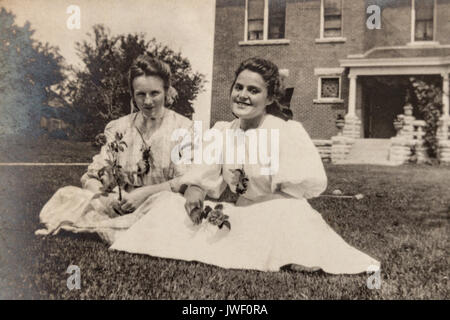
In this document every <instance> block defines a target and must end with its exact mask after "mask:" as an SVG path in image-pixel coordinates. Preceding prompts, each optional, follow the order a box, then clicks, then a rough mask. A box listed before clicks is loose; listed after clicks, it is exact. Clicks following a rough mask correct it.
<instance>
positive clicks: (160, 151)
mask: <svg viewBox="0 0 450 320" xmlns="http://www.w3.org/2000/svg"><path fill="white" fill-rule="evenodd" d="M141 116H142V115H141V114H140V112H138V113H133V114H130V115H127V116H124V117H121V118H119V119H117V120H114V121H111V122H110V123H108V125H107V126H106V128H105V131H104V133H105V136H106V138H107V141H108V143H109V142H111V141H113V140H114V137H115V135H116V133H120V134H122V135H123V138H122V141H124V142H125V143H126V144H127V147H126V148H125V150H124V152H119V164H120V165H121V166H122V168H123V169H124V171H126V172H136V171H137V164H138V162H139V161H140V160H142V158H143V154H142V153H143V151H142V150H143V147H148V146H150V147H151V155H152V158H153V164H152V165H151V168H150V171H149V172H148V174H146V175H144V176H143V177H141V179H138V177H137V176H136V174H135V175H134V178H136V179H133V181H127V182H128V183H129V184H130V185H131V186H130V188H129V190H128V191H131V190H133V189H134V188H138V187H140V186H146V185H154V184H160V183H163V182H165V181H168V180H171V179H173V178H177V177H180V176H181V175H182V174H183V173H184V172H185V171H186V169H187V166H186V165H184V164H183V163H179V164H174V162H173V161H172V160H171V153H172V150H173V149H174V148H176V147H179V148H180V150H179V152H180V153H182V152H183V150H182V148H183V147H185V146H183V145H182V144H181V143H180V142H181V140H182V139H183V137H182V136H181V137H179V139H172V133H173V132H174V131H175V130H176V129H184V130H186V132H188V134H189V135H190V134H191V132H192V130H193V122H192V121H191V120H189V119H188V118H186V117H183V116H182V115H179V114H177V113H175V112H173V111H171V110H169V109H165V110H164V114H163V116H162V119H159V120H158V119H157V120H156V121H160V123H159V126H158V125H156V124H155V127H154V128H155V131H154V132H153V133H152V135H151V136H150V137H149V138H145V139H147V140H144V137H145V136H146V134H147V132H139V131H138V129H136V120H137V119H138V117H141ZM149 121H150V120H149ZM141 134H142V136H141ZM108 158H109V155H108V153H107V147H106V145H105V146H103V147H102V148H101V150H100V153H99V154H97V155H96V156H94V158H93V161H92V163H91V164H90V165H89V167H88V170H87V172H86V173H85V174H84V175H83V176H82V177H81V184H82V186H83V188H79V187H76V186H66V187H63V188H60V189H59V190H58V191H57V192H56V193H55V194H54V195H53V196H52V198H51V199H50V200H49V201H48V202H47V203H46V204H45V206H44V207H43V208H42V210H41V212H40V215H39V218H40V222H41V223H42V224H43V225H44V227H45V228H43V229H40V230H37V231H36V234H37V235H54V234H57V233H58V232H59V231H60V230H66V231H70V232H74V233H97V234H98V235H99V236H100V237H101V238H103V239H104V240H105V241H107V242H108V243H112V242H113V241H114V240H115V237H116V236H117V235H118V234H120V233H121V232H123V231H125V230H127V229H128V228H129V227H130V226H131V225H133V224H134V223H135V222H136V221H137V220H139V218H140V217H141V216H142V214H143V211H142V210H136V211H135V212H133V213H132V214H127V215H123V216H119V215H117V214H116V213H115V212H114V211H113V210H112V208H107V207H105V206H104V204H103V202H102V201H100V200H99V199H96V198H95V197H94V195H95V194H94V193H93V192H92V191H90V190H88V189H85V188H84V187H85V185H86V183H87V181H88V180H89V179H92V178H94V179H97V178H98V171H99V170H100V169H102V168H103V167H104V166H105V164H106V159H108ZM115 191H117V187H116V188H115Z"/></svg>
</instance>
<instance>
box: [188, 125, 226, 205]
mask: <svg viewBox="0 0 450 320" xmlns="http://www.w3.org/2000/svg"><path fill="white" fill-rule="evenodd" d="M228 125H229V123H228V122H223V121H221V122H217V123H216V124H215V125H214V127H213V128H211V129H210V130H208V131H207V132H205V134H204V137H206V138H205V139H202V145H201V146H200V143H199V139H201V137H195V138H194V139H195V141H196V143H195V148H194V157H193V162H192V164H191V165H190V167H189V170H188V171H187V172H186V173H185V174H184V175H183V176H182V177H181V178H180V181H181V184H186V185H197V186H200V187H201V188H202V189H203V190H205V191H206V192H207V194H208V196H210V197H211V198H215V199H218V198H219V197H220V195H221V194H222V192H223V191H224V190H225V188H226V185H227V184H226V182H225V181H224V180H223V177H222V163H223V148H222V146H223V136H224V135H223V131H224V130H225V129H226V127H227V126H228ZM205 140H206V141H205ZM213 144H214V145H215V146H218V148H216V151H217V153H216V154H214V151H212V150H213V148H214V145H213ZM219 147H220V148H219ZM208 150H209V151H212V152H211V153H208V152H207V151H208ZM203 151H205V152H203ZM195 152H198V153H197V155H201V158H202V159H199V157H198V156H197V157H195ZM205 153H206V154H213V155H214V157H212V158H211V159H206V158H205V157H204V155H205ZM216 156H217V157H216ZM208 158H209V157H208Z"/></svg>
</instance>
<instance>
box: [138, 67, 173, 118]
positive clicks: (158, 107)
mask: <svg viewBox="0 0 450 320" xmlns="http://www.w3.org/2000/svg"><path fill="white" fill-rule="evenodd" d="M133 89H134V92H133V96H134V100H135V101H136V104H137V106H138V108H139V110H141V111H142V112H143V113H144V115H145V116H147V117H155V116H158V115H160V114H161V112H162V109H163V108H164V103H165V94H166V92H165V90H164V81H163V80H162V79H161V78H160V77H158V76H145V75H143V76H139V77H136V78H134V79H133Z"/></svg>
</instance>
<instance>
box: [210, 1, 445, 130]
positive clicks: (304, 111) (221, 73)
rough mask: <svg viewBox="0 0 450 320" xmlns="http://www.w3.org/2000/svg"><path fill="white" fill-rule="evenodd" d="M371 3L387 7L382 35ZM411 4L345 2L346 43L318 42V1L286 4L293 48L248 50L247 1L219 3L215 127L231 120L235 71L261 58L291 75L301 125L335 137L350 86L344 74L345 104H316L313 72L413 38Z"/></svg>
mask: <svg viewBox="0 0 450 320" xmlns="http://www.w3.org/2000/svg"><path fill="white" fill-rule="evenodd" d="M373 3H375V4H377V3H384V6H383V7H382V30H368V29H367V27H366V19H367V17H368V15H367V14H366V8H367V6H368V5H369V4H373ZM410 3H411V1H410V0H392V1H389V0H388V1H386V0H383V1H369V0H351V1H349V0H345V1H344V8H343V36H344V37H345V38H346V41H345V42H344V43H316V41H315V40H316V38H319V36H320V0H287V3H286V34H285V38H286V39H288V40H290V43H289V44H282V45H281V44H278V45H258V46H256V45H252V46H248V45H247V46H246V45H239V42H240V41H243V40H244V27H245V21H244V19H245V0H216V20H215V21H216V22H215V38H214V66H213V82H212V110H211V124H214V123H215V122H216V121H219V120H232V119H233V116H232V115H231V112H230V108H229V104H230V103H229V93H230V86H231V84H232V82H233V79H234V71H235V69H236V68H237V67H238V66H239V64H240V63H241V62H242V61H243V60H245V59H247V58H250V57H253V56H261V57H263V58H267V59H270V60H272V61H273V62H274V63H276V64H277V65H278V67H279V68H280V69H288V70H289V77H288V78H287V81H286V86H287V87H294V88H295V89H294V95H293V97H292V100H291V109H292V111H293V113H294V119H295V120H298V121H300V122H302V123H303V125H304V127H305V129H306V130H307V131H308V133H309V134H310V135H311V137H312V138H314V139H328V138H330V137H331V136H333V135H335V134H336V133H337V129H336V127H335V119H336V117H337V114H339V113H340V114H343V115H344V114H345V113H346V109H347V104H348V86H349V81H348V78H347V76H346V74H343V75H342V88H341V90H342V93H341V96H342V98H343V100H344V102H343V103H336V104H318V103H314V102H313V100H314V99H316V98H317V90H318V89H317V87H318V77H317V76H316V75H314V69H315V68H336V67H339V66H340V64H339V60H340V59H343V58H346V57H347V56H348V55H349V54H362V53H364V52H365V51H367V50H369V49H370V48H372V47H374V46H391V45H399V46H400V45H401V46H404V45H406V44H407V43H408V42H410V38H411V29H410V28H411V7H410ZM438 3H439V6H440V9H439V10H438V12H439V14H438V18H437V19H438V21H439V22H438V32H437V37H438V40H439V41H441V43H449V41H450V37H448V34H450V21H448V20H449V17H450V14H448V15H445V13H443V11H444V12H445V11H447V12H450V7H449V6H450V1H449V0H438ZM443 20H446V23H443ZM444 35H447V37H444ZM359 91H360V90H359ZM358 100H360V99H358ZM357 114H361V101H358V104H357Z"/></svg>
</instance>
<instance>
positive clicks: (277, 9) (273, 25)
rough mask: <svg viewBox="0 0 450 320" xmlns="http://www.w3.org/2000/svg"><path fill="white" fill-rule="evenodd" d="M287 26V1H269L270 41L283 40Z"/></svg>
mask: <svg viewBox="0 0 450 320" xmlns="http://www.w3.org/2000/svg"><path fill="white" fill-rule="evenodd" d="M285 24H286V0H269V39H283V38H284V30H285Z"/></svg>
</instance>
